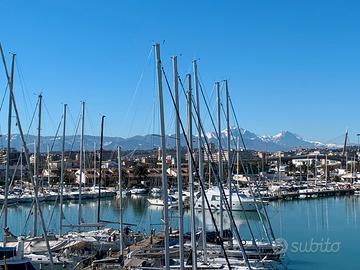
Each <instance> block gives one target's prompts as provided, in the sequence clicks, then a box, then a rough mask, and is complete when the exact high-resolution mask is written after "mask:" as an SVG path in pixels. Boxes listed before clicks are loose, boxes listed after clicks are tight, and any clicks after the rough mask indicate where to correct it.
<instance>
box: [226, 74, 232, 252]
mask: <svg viewBox="0 0 360 270" xmlns="http://www.w3.org/2000/svg"><path fill="white" fill-rule="evenodd" d="M225 91H226V132H227V152H228V158H227V177H228V179H227V184H228V189H229V206H230V214H231V213H232V188H231V178H232V170H231V160H232V159H231V145H230V138H231V130H230V106H229V86H228V81H227V80H225ZM230 231H231V232H232V231H233V224H232V222H230ZM232 244H233V241H232V238H230V241H229V245H230V247H231V246H232Z"/></svg>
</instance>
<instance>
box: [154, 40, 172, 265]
mask: <svg viewBox="0 0 360 270" xmlns="http://www.w3.org/2000/svg"><path fill="white" fill-rule="evenodd" d="M155 57H156V72H157V86H158V93H159V109H160V111H159V112H160V138H161V139H160V140H161V143H160V146H161V167H162V169H161V174H162V190H163V196H164V198H163V200H164V234H165V239H164V244H165V258H164V259H165V270H169V269H170V254H169V209H168V183H167V175H166V169H167V166H166V144H165V119H164V102H163V90H162V74H161V59H160V44H158V43H157V44H155Z"/></svg>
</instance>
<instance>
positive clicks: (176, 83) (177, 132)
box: [172, 56, 185, 270]
mask: <svg viewBox="0 0 360 270" xmlns="http://www.w3.org/2000/svg"><path fill="white" fill-rule="evenodd" d="M172 62H173V73H174V74H173V77H174V93H175V106H176V108H175V137H176V139H175V141H176V168H177V175H176V178H177V184H178V193H179V198H178V208H179V253H180V258H179V259H180V270H184V269H185V268H184V264H185V263H184V262H185V257H184V218H183V217H184V208H183V207H184V205H183V200H182V196H183V195H182V190H183V183H182V175H181V142H180V139H181V138H180V118H179V112H180V103H179V80H178V71H177V57H176V56H174V57H172Z"/></svg>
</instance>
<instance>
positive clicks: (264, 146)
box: [0, 128, 334, 152]
mask: <svg viewBox="0 0 360 270" xmlns="http://www.w3.org/2000/svg"><path fill="white" fill-rule="evenodd" d="M240 132H241V134H242V136H243V139H244V142H245V145H246V148H247V149H252V150H258V151H269V152H273V151H288V150H292V149H296V148H323V147H334V145H325V144H323V143H320V142H313V141H309V140H305V139H303V138H301V137H300V136H298V135H296V134H294V133H292V132H289V131H282V132H280V133H279V134H277V135H275V136H258V135H256V134H255V133H253V132H250V131H249V130H246V129H241V130H240ZM239 135H240V133H239V131H238V129H236V128H232V139H233V138H235V140H236V141H238V140H239V138H240V136H239ZM181 137H182V138H181V141H182V145H184V146H185V145H186V143H185V138H184V136H181ZM206 137H207V139H208V142H209V143H215V144H217V136H216V133H215V132H209V133H206ZM221 138H222V145H223V146H225V145H226V141H227V132H226V131H225V130H224V131H222V132H221ZM6 140H7V136H6V135H2V136H1V137H0V147H1V148H4V147H5V146H6ZM35 140H36V136H33V135H27V136H26V142H27V143H28V147H29V150H30V151H33V145H34V141H35ZM193 140H194V141H196V140H197V138H196V136H194V137H193ZM166 142H167V147H169V148H174V147H175V135H167V136H166ZM61 143H62V139H61V137H57V138H54V136H43V137H41V151H42V152H46V151H47V148H48V147H49V148H50V150H51V151H60V150H61ZM99 144H100V137H99V136H90V135H85V136H84V146H85V149H86V151H92V150H93V149H94V145H95V146H96V148H97V149H98V148H99ZM159 144H160V136H159V135H157V134H148V135H137V136H133V137H129V138H122V137H104V149H105V150H115V149H116V147H117V146H121V148H122V149H123V150H134V149H138V150H150V149H153V148H157V147H159ZM21 145H22V144H21V138H20V135H18V134H14V135H12V137H11V147H13V148H16V149H17V150H20V149H21ZM194 145H195V146H196V145H197V143H195V144H194ZM241 146H242V145H241ZM232 147H235V143H233V144H232ZM79 148H80V136H67V137H66V139H65V149H66V150H74V151H77V150H79Z"/></svg>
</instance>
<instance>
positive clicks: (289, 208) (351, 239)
mask: <svg viewBox="0 0 360 270" xmlns="http://www.w3.org/2000/svg"><path fill="white" fill-rule="evenodd" d="M124 207H125V212H124V222H128V223H130V224H134V226H132V228H133V229H134V230H137V231H144V232H145V233H149V231H150V229H151V228H155V229H156V230H157V231H159V230H161V217H162V212H161V209H162V208H159V207H153V206H148V205H147V203H146V198H145V197H137V198H134V197H127V198H125V199H124ZM29 208H30V205H22V206H12V207H10V209H9V218H10V221H9V227H10V228H11V231H12V232H13V233H14V234H19V233H26V232H30V231H31V228H32V217H31V216H30V217H29ZM53 209H54V206H53V204H46V205H44V208H43V212H44V216H45V220H46V222H47V224H50V225H49V230H50V231H52V232H56V233H57V232H58V223H59V222H58V219H59V217H58V216H59V214H58V209H57V208H55V210H54V211H53V217H52V219H51V214H52V210H53ZM77 211H78V205H77V204H76V203H71V202H70V203H67V204H66V205H65V206H64V214H65V220H64V224H76V223H77ZM268 211H269V218H270V220H271V222H272V225H273V229H274V232H275V235H276V237H277V238H282V239H285V240H286V242H287V244H288V252H287V256H286V258H285V261H286V263H287V265H288V268H289V269H339V268H344V267H346V269H357V268H358V265H359V263H358V262H357V255H360V251H359V248H358V245H357V244H358V243H360V230H359V225H360V220H359V218H360V196H359V197H356V196H350V197H338V198H335V197H332V198H321V199H309V200H297V201H283V202H274V203H272V204H271V205H270V206H269V210H268ZM96 215H97V202H96V201H87V202H85V203H84V205H83V219H84V221H85V222H89V223H91V222H95V220H96ZM101 216H102V219H105V220H113V221H116V220H117V219H118V218H119V204H118V201H117V200H104V201H102V204H101ZM170 217H171V224H172V226H173V227H176V224H177V222H178V216H177V212H176V211H170ZM197 217H201V215H200V214H198V215H197ZM215 217H216V219H217V220H218V215H215ZM247 217H248V218H249V220H250V222H251V225H252V227H253V230H254V233H255V234H256V236H257V238H258V239H261V238H264V237H265V236H264V233H263V232H262V229H261V224H260V221H259V218H258V217H257V216H256V215H254V214H251V213H250V214H249V213H248V214H247ZM235 219H236V222H237V224H239V226H240V232H241V234H242V235H243V236H244V237H243V238H248V235H249V232H248V229H247V226H246V225H245V220H244V214H241V213H236V214H235ZM188 220H189V213H188V212H187V213H186V217H185V229H186V230H190V226H189V222H188ZM207 223H209V224H207V227H208V228H209V229H211V228H212V226H211V225H210V223H211V220H210V219H209V220H207ZM224 223H225V227H228V224H229V223H228V220H227V219H226V220H225V222H224ZM114 226H115V227H116V226H118V225H114Z"/></svg>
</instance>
